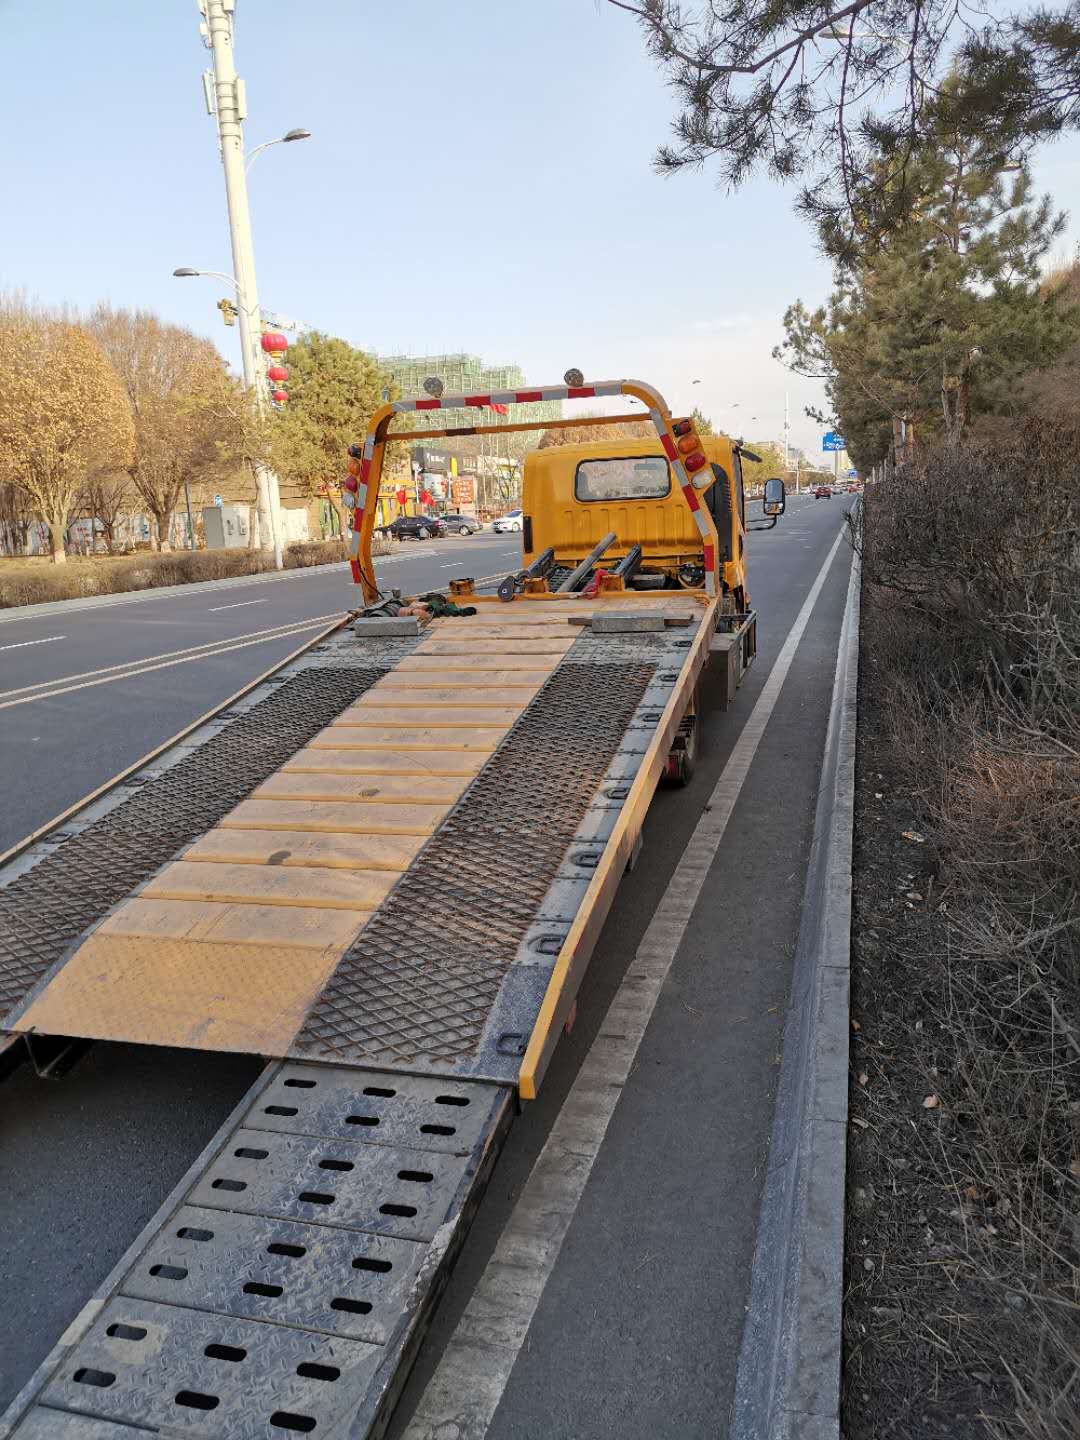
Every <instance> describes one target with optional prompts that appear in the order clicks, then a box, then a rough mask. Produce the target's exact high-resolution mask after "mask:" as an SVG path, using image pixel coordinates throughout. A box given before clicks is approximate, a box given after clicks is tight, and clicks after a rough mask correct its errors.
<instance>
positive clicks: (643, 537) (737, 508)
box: [522, 435, 749, 614]
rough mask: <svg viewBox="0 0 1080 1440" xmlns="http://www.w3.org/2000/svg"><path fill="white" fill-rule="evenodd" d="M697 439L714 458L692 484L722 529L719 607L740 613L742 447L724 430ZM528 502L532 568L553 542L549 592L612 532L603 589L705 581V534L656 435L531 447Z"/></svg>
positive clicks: (695, 586) (744, 605)
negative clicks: (646, 437) (583, 443)
mask: <svg viewBox="0 0 1080 1440" xmlns="http://www.w3.org/2000/svg"><path fill="white" fill-rule="evenodd" d="M699 443H700V445H701V448H702V450H703V451H704V454H705V458H706V460H707V461H708V465H707V466H706V467H703V468H702V470H700V471H699V472H698V474H697V475H695V477H694V480H693V485H694V491H695V493H696V495H697V497H698V499H699V500H700V503H701V505H702V506H703V507H704V509H705V510H707V511H708V513H709V514H710V515H711V517H712V520H713V524H714V525H715V527H716V535H717V552H718V553H717V556H716V570H717V577H718V581H719V585H718V590H719V594H718V597H717V598H718V608H719V611H720V613H721V614H743V613H745V612H746V611H748V610H749V594H748V592H747V584H746V564H745V546H746V539H745V537H746V509H745V501H744V498H743V483H742V466H741V462H740V451H739V446H738V444H737V443H736V442H734V441H732V440H731V439H729V438H728V437H727V436H724V435H716V436H704V437H701V439H700V441H699ZM522 509H523V512H524V519H523V534H522V541H523V550H524V555H523V564H524V566H525V567H526V569H528V568H529V567H531V566H534V565H535V564H536V563H537V561H538V560H539V559H540V557H541V556H542V555H543V554H544V552H545V551H546V550H548V549H549V548H550V549H552V550H554V557H553V561H552V562H551V564H550V565H549V567H548V568H546V571H545V573H546V579H547V583H548V586H549V587H550V588H551V589H552V590H555V589H557V588H558V584H559V581H560V579H562V578H564V577H565V576H566V575H568V574H570V573H571V572H572V571H573V570H574V568H575V567H576V566H578V565H579V564H581V562H582V561H584V559H585V558H586V556H588V555H589V554H590V552H591V551H592V550H593V549H594V547H595V546H597V545H598V544H599V543H600V542H601V541H602V539H603V538H604V537H605V536H606V535H609V534H614V536H615V540H614V542H613V543H612V544H610V545H609V546H608V547H607V548H606V549H605V550H604V552H603V555H602V557H601V558H600V560H599V561H598V564H599V566H601V567H602V568H603V570H604V571H605V577H606V579H605V584H604V589H605V590H607V591H610V590H613V589H616V590H628V591H647V590H700V589H702V588H703V587H704V584H705V545H706V543H708V542H707V539H706V537H704V536H703V535H702V533H701V530H700V529H699V526H698V524H697V523H696V518H695V514H694V512H693V510H691V509H690V507H689V506H688V505H687V502H686V499H685V497H684V495H683V493H682V492H681V490H680V487H679V485H677V484H676V483H675V480H674V478H673V476H672V473H671V464H670V462H669V460H668V458H667V456H666V454H665V453H664V450H663V447H662V445H661V443H660V440H659V439H658V438H657V439H641V440H637V439H617V440H606V441H600V442H597V443H594V444H585V445H556V446H552V447H551V448H550V449H540V450H533V451H531V452H530V453H529V454H528V456H527V457H526V460H525V472H524V478H523V485H522ZM635 552H636V553H635ZM607 577H610V578H607ZM612 580H614V581H615V582H617V583H614V584H612V583H611V581H612ZM618 582H621V583H618Z"/></svg>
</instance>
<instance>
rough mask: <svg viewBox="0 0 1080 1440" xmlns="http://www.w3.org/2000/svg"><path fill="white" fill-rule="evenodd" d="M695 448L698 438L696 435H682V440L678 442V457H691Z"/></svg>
mask: <svg viewBox="0 0 1080 1440" xmlns="http://www.w3.org/2000/svg"><path fill="white" fill-rule="evenodd" d="M697 448H698V438H697V436H696V435H693V434H690V435H684V436H683V437H682V439H681V440H680V441H679V454H680V455H691V454H693V452H694V451H695V450H696V449H697Z"/></svg>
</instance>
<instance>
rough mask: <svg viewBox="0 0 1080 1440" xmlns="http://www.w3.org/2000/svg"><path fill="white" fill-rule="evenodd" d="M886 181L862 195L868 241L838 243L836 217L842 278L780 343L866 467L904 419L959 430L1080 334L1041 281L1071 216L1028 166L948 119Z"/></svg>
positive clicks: (832, 242) (795, 311)
mask: <svg viewBox="0 0 1080 1440" xmlns="http://www.w3.org/2000/svg"><path fill="white" fill-rule="evenodd" d="M885 163H886V162H885V161H884V159H879V161H878V167H879V171H880V168H881V166H883V165H884V164H885ZM877 179H878V176H877V175H876V174H875V175H872V176H871V177H870V178H869V180H868V182H867V184H866V185H865V186H864V187H863V189H862V191H861V193H860V195H859V196H858V197H857V213H859V214H860V215H861V216H863V217H864V222H865V223H863V225H862V227H861V232H860V234H859V237H858V243H856V244H854V245H851V244H844V245H839V244H837V243H836V238H837V237H836V232H835V228H834V227H833V225H832V222H831V221H829V220H826V221H825V222H823V225H822V238H823V241H824V243H825V244H826V246H832V247H833V248H834V249H835V253H836V254H837V256H838V260H837V269H836V288H835V289H834V291H833V294H832V296H831V297H830V300H829V302H828V304H827V305H825V306H822V307H821V308H820V309H817V310H815V311H811V310H809V309H807V307H806V306H805V305H803V303H802V302H801V301H797V302H796V303H795V304H794V305H792V306H791V307H790V308H789V309H788V311H787V313H786V315H785V317H784V329H785V335H786V338H785V340H784V343H783V344H782V345H781V346H779V347H778V348H777V351H776V352H775V353H776V355H777V357H778V358H779V359H781V360H782V361H783V362H784V363H785V364H787V365H788V366H789V367H790V368H791V369H792V370H795V371H796V372H797V373H799V374H801V375H806V376H811V377H814V378H817V379H821V380H824V382H825V386H826V391H827V394H828V397H829V403H830V407H831V414H827V413H820V412H810V413H811V414H812V415H813V417H814V418H816V419H819V420H822V421H827V422H828V421H835V422H836V423H837V424H838V427H839V428H840V429H841V430H842V432H843V434H844V435H845V437H846V438H847V440H848V447H849V450H850V451H851V454H852V456H853V458H854V459H855V461H856V464H858V465H859V466H860V467H865V466H867V465H869V464H872V463H874V462H875V461H877V460H879V459H881V458H882V457H883V455H884V454H885V453H886V451H887V447H888V444H889V440H890V437H891V434H892V431H893V424H894V419H903V420H904V421H906V422H907V423H908V424H909V425H910V424H914V425H915V427H916V431H917V432H918V433H922V432H925V431H929V432H932V433H940V434H942V435H943V436H944V437H945V438H946V439H948V440H950V441H957V440H959V439H960V438H961V437H962V436H963V434H964V433H965V431H966V430H967V428H968V426H969V424H970V422H971V420H972V417H973V416H975V415H978V414H980V413H992V412H994V411H996V410H999V409H1001V408H1002V407H1003V406H1005V405H1007V404H1008V403H1009V396H1010V394H1011V392H1012V390H1013V388H1014V387H1015V384H1016V381H1017V379H1018V377H1020V376H1021V375H1022V374H1024V373H1026V372H1028V371H1030V370H1033V369H1038V368H1041V367H1044V366H1047V365H1050V364H1052V363H1053V361H1054V360H1055V359H1056V358H1057V357H1058V355H1060V354H1061V353H1062V351H1063V350H1064V349H1065V348H1066V347H1067V346H1068V345H1069V344H1070V343H1071V341H1072V339H1073V338H1074V337H1075V335H1076V332H1077V311H1076V309H1075V307H1073V306H1071V305H1069V304H1063V303H1061V297H1060V293H1059V290H1057V289H1053V290H1051V291H1050V292H1049V293H1048V292H1046V291H1045V290H1044V289H1043V287H1042V286H1041V284H1040V272H1039V264H1040V261H1041V260H1042V259H1043V258H1044V256H1045V255H1046V253H1047V251H1048V249H1049V248H1050V246H1051V244H1052V243H1053V241H1054V239H1055V237H1056V236H1057V235H1058V234H1059V233H1060V230H1061V227H1062V224H1063V217H1061V216H1058V215H1055V214H1054V212H1053V208H1052V206H1051V203H1050V200H1049V198H1048V197H1045V196H1044V197H1042V198H1041V199H1036V198H1035V197H1034V196H1033V194H1032V188H1031V180H1030V176H1029V175H1028V173H1027V170H1026V169H1025V168H1024V167H1023V166H1021V165H1015V164H1009V163H1007V162H1006V161H1005V159H1004V158H1003V157H1001V156H996V157H990V158H988V157H987V156H986V154H985V150H984V147H982V146H981V145H980V144H979V143H978V142H976V141H972V140H970V139H968V138H967V137H966V136H965V135H964V134H962V133H958V132H957V131H955V130H951V131H949V130H947V129H946V128H944V127H939V133H938V136H937V139H936V142H935V143H934V144H933V145H928V146H927V147H926V148H925V149H924V150H922V151H920V152H919V155H918V157H917V159H916V160H915V161H913V162H912V164H911V165H910V166H909V168H908V171H907V172H906V174H905V176H904V178H903V182H902V185H899V184H897V185H893V186H886V187H885V188H884V190H878V189H877ZM897 189H900V190H902V194H900V195H897V194H895V193H894V191H896V190H897Z"/></svg>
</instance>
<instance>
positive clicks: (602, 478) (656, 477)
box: [574, 455, 671, 500]
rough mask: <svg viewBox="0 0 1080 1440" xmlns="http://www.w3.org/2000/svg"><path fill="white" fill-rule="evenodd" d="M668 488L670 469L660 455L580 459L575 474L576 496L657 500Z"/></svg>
mask: <svg viewBox="0 0 1080 1440" xmlns="http://www.w3.org/2000/svg"><path fill="white" fill-rule="evenodd" d="M670 491H671V471H670V470H669V469H668V462H667V461H666V460H665V459H664V457H663V456H662V455H626V456H619V457H616V458H613V459H611V460H582V461H581V462H580V464H579V465H578V467H577V472H576V474H575V476H574V498H575V499H577V500H660V499H662V498H663V497H664V496H665V495H667V494H669V493H670Z"/></svg>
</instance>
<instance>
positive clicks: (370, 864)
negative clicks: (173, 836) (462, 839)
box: [180, 829, 426, 875]
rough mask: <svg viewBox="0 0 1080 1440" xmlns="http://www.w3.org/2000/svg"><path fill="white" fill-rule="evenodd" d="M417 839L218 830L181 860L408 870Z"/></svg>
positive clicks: (421, 840) (202, 838)
mask: <svg viewBox="0 0 1080 1440" xmlns="http://www.w3.org/2000/svg"><path fill="white" fill-rule="evenodd" d="M425 838H426V837H424V836H422V835H335V834H328V833H325V832H322V831H311V830H219V829H214V830H210V831H208V832H207V833H206V834H205V835H201V836H200V837H199V839H198V840H196V841H195V843H194V845H192V846H190V847H189V848H188V849H187V850H185V851H184V853H183V854H182V855H181V856H180V858H181V860H221V861H225V862H227V863H230V864H234V865H268V864H271V863H273V864H274V865H284V866H290V865H325V866H328V867H329V868H331V869H342V870H386V871H388V872H390V873H391V874H394V875H397V874H400V873H401V872H402V871H403V870H407V869H408V867H409V866H410V865H411V863H412V862H413V860H414V859H415V858H416V855H417V852H418V851H419V849H420V847H421V845H423V843H424V839H425Z"/></svg>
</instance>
